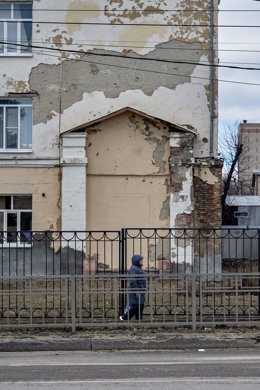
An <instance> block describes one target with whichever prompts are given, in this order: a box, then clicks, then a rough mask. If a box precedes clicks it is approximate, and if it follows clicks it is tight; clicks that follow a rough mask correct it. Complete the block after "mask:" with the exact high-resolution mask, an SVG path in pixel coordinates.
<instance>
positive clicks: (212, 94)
mask: <svg viewBox="0 0 260 390" xmlns="http://www.w3.org/2000/svg"><path fill="white" fill-rule="evenodd" d="M214 1H215V0H210V157H211V158H213V157H214V111H215V109H214V100H215V99H214V98H215V80H214V73H215V70H214V63H215V56H214V21H215V17H214Z"/></svg>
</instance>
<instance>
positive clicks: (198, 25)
mask: <svg viewBox="0 0 260 390" xmlns="http://www.w3.org/2000/svg"><path fill="white" fill-rule="evenodd" d="M14 21H15V19H10V20H5V22H6V23H14ZM23 23H30V24H53V25H65V24H66V25H77V26H111V27H118V26H121V27H122V26H136V27H205V28H259V27H260V25H240V24H237V25H235V24H234V25H232V24H209V23H206V24H200V23H198V24H173V23H170V22H168V23H132V22H131V23H130V22H129V23H118V22H114V23H112V22H69V21H64V22H59V21H53V22H52V21H34V20H23Z"/></svg>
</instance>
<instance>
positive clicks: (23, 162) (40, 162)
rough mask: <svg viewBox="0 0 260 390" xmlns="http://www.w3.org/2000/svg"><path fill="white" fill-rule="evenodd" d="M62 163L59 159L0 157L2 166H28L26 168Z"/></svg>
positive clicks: (52, 165)
mask: <svg viewBox="0 0 260 390" xmlns="http://www.w3.org/2000/svg"><path fill="white" fill-rule="evenodd" d="M58 165H60V160H59V159H46V160H45V159H37V160H36V159H15V158H13V159H1V158H0V167H1V166H2V167H4V168H9V167H10V168H17V167H24V168H25V167H26V168H35V167H37V168H39V167H54V166H58Z"/></svg>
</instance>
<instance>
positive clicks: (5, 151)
mask: <svg viewBox="0 0 260 390" xmlns="http://www.w3.org/2000/svg"><path fill="white" fill-rule="evenodd" d="M32 152H33V150H32V149H8V150H7V149H0V154H1V153H4V154H22V153H32Z"/></svg>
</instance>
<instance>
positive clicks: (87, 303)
mask: <svg viewBox="0 0 260 390" xmlns="http://www.w3.org/2000/svg"><path fill="white" fill-rule="evenodd" d="M147 282H148V283H147V285H148V286H147V290H146V292H145V295H146V299H145V307H144V316H143V319H142V321H140V320H138V321H137V320H135V319H132V320H130V321H125V322H123V323H122V322H120V321H119V315H121V314H122V310H123V307H124V303H127V302H128V294H129V289H128V286H129V280H128V276H127V275H116V274H111V275H107V274H103V275H101V274H100V275H92V276H83V275H74V276H68V275H65V276H48V277H47V276H41V277H31V276H30V277H29V276H28V277H2V278H1V279H0V328H8V329H10V328H12V327H15V328H17V327H19V328H22V327H26V328H28V327H37V328H39V327H48V328H49V327H66V328H69V327H70V328H71V329H72V330H73V331H75V330H76V329H77V328H86V327H93V326H109V325H115V324H120V325H121V324H122V326H129V325H132V324H134V325H135V326H136V325H142V326H144V325H154V326H157V325H166V324H168V325H172V326H183V325H186V326H191V327H192V328H193V329H196V327H197V326H205V325H223V324H224V325H241V324H242V325H247V324H258V325H259V324H260V312H259V296H260V273H248V274H245V273H244V274H239V273H222V274H195V273H193V274H190V273H189V274H180V273H178V274H172V273H161V274H148V275H147Z"/></svg>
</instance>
